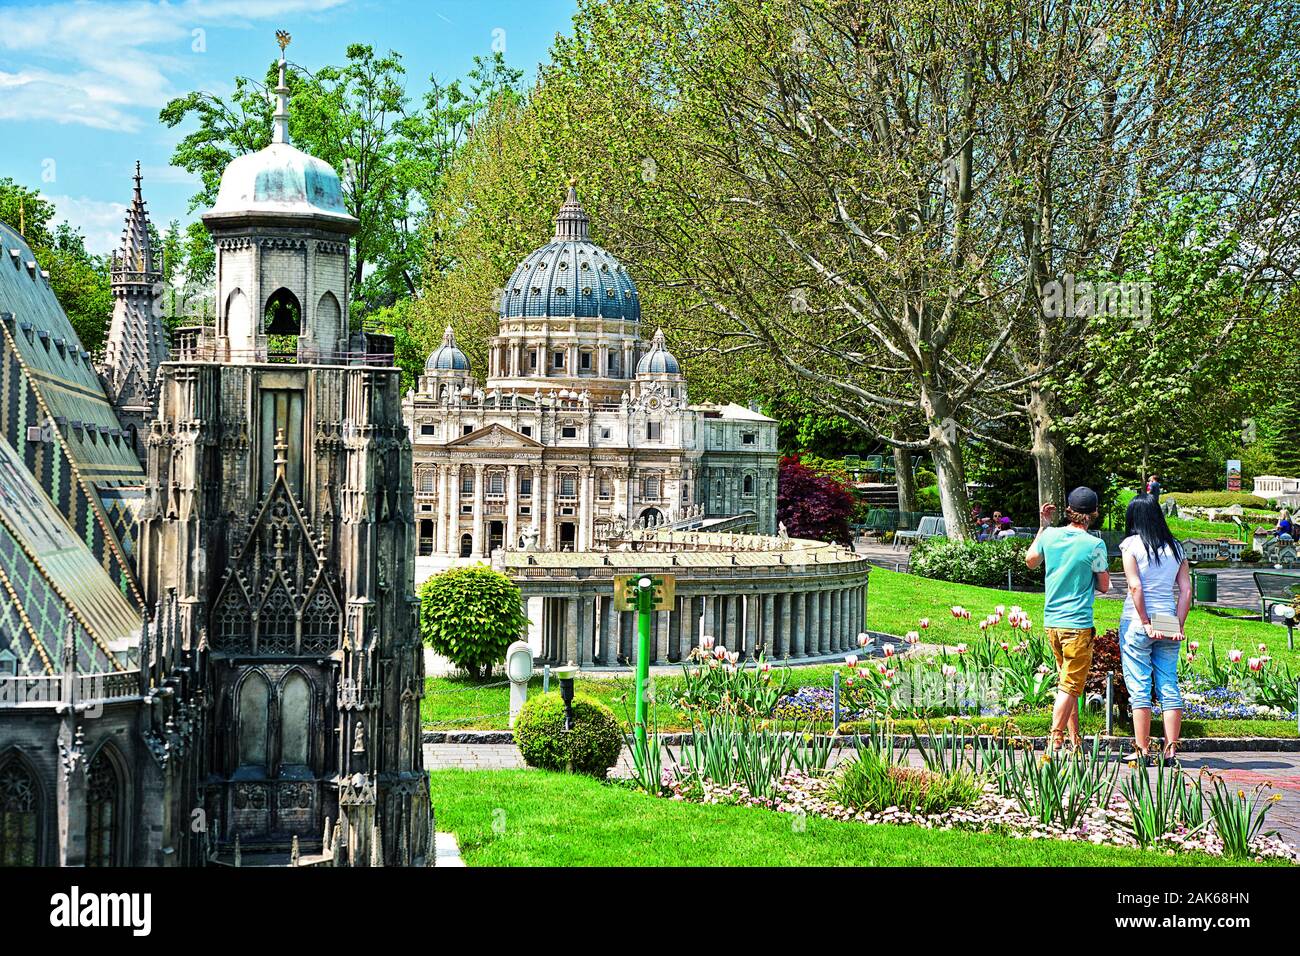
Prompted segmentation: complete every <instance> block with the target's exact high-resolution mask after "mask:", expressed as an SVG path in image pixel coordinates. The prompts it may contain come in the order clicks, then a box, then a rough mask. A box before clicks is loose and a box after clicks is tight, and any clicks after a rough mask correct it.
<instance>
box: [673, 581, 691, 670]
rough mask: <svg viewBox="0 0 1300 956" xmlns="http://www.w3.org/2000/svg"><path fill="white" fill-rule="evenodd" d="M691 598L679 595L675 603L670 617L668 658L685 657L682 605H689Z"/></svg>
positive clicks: (674, 659) (678, 658)
mask: <svg viewBox="0 0 1300 956" xmlns="http://www.w3.org/2000/svg"><path fill="white" fill-rule="evenodd" d="M690 603H691V599H690V598H684V597H681V596H678V598H677V600H676V601H675V602H674V604H673V611H672V613H671V614H669V615H667V617H668V660H670V661H680V660H682V658H683V656H684V655H683V652H682V618H683V616H684V615H683V614H682V607H683V605H689V604H690Z"/></svg>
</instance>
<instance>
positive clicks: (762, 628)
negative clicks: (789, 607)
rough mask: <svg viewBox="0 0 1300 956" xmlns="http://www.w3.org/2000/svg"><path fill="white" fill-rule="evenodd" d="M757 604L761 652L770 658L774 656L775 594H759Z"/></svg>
mask: <svg viewBox="0 0 1300 956" xmlns="http://www.w3.org/2000/svg"><path fill="white" fill-rule="evenodd" d="M759 606H760V608H761V614H760V617H759V631H758V641H759V644H760V645H761V646H762V648H763V654H764V655H765V656H766V657H767V658H768V659H771V658H773V657H775V656H776V595H775V594H760V595H759Z"/></svg>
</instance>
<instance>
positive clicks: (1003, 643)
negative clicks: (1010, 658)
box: [998, 641, 1011, 651]
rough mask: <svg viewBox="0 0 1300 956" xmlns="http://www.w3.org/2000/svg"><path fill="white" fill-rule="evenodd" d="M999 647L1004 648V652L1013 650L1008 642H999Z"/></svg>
mask: <svg viewBox="0 0 1300 956" xmlns="http://www.w3.org/2000/svg"><path fill="white" fill-rule="evenodd" d="M998 646H999V647H1000V648H1002V649H1003V650H1004V651H1008V650H1010V649H1011V645H1010V644H1008V643H1007V642H1006V641H1001V642H999V644H998Z"/></svg>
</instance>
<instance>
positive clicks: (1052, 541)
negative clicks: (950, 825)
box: [1025, 488, 1110, 749]
mask: <svg viewBox="0 0 1300 956" xmlns="http://www.w3.org/2000/svg"><path fill="white" fill-rule="evenodd" d="M1055 517H1056V505H1053V504H1050V503H1049V504H1045V505H1043V507H1042V508H1041V509H1040V511H1039V518H1040V521H1039V529H1038V536H1037V537H1036V538H1034V543H1033V544H1031V545H1030V546H1029V550H1028V551H1027V552H1026V553H1025V564H1027V565H1028V566H1029V567H1031V568H1036V567H1038V566H1039V565H1040V564H1046V579H1047V587H1046V593H1045V594H1044V602H1043V628H1044V629H1045V630H1046V632H1047V642H1048V644H1049V645H1051V648H1052V653H1053V654H1054V655H1055V656H1056V665H1057V667H1058V668H1059V669H1060V675H1059V677H1058V678H1057V682H1056V705H1055V706H1054V707H1053V708H1052V737H1051V746H1052V747H1053V748H1057V749H1059V748H1060V747H1061V746H1062V744H1063V742H1064V739H1065V731H1066V729H1067V727H1068V729H1069V731H1070V741H1071V743H1073V744H1074V745H1075V746H1076V747H1077V746H1079V745H1080V744H1081V743H1082V742H1083V736H1082V734H1081V733H1080V732H1079V705H1078V701H1079V697H1080V695H1082V694H1083V690H1084V684H1085V683H1086V682H1087V680H1088V669H1089V667H1091V666H1092V641H1093V638H1094V637H1095V636H1096V633H1097V632H1096V630H1095V629H1094V627H1093V618H1092V601H1093V591H1094V590H1100V591H1102V592H1103V593H1104V592H1106V591H1109V590H1110V572H1109V564H1108V562H1107V558H1106V542H1104V541H1102V540H1101V538H1098V537H1096V536H1095V535H1091V534H1089V533H1088V526H1089V525H1090V524H1092V522H1093V521H1095V520H1096V519H1097V493H1096V492H1095V491H1093V490H1092V489H1091V488H1075V489H1074V490H1073V491H1072V492H1070V497H1069V500H1068V502H1067V504H1066V507H1065V517H1066V521H1067V522H1068V524H1065V525H1063V526H1062V527H1059V528H1058V527H1054V526H1053V525H1052V519H1053V518H1055Z"/></svg>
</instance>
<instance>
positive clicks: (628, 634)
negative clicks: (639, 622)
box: [618, 611, 636, 664]
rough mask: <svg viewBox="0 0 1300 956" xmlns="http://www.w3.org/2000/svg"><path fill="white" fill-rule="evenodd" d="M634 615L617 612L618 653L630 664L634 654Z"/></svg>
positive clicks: (629, 612)
mask: <svg viewBox="0 0 1300 956" xmlns="http://www.w3.org/2000/svg"><path fill="white" fill-rule="evenodd" d="M635 631H636V615H635V614H634V613H633V612H631V611H619V612H618V653H619V656H620V657H622V658H623V660H625V661H627V663H629V664H632V663H634V661H633V656H634V654H635V653H636V634H635Z"/></svg>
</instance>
